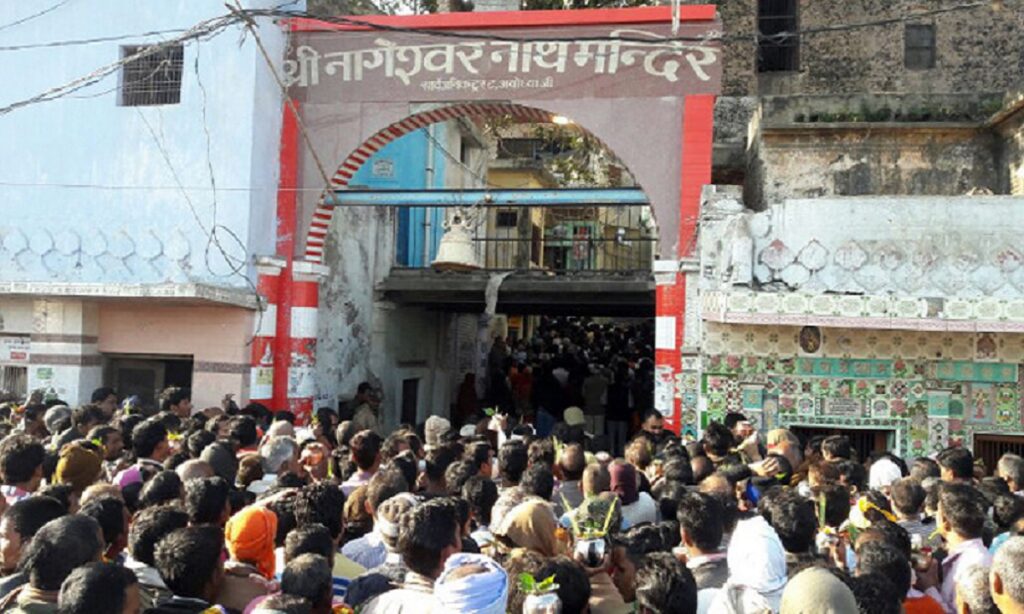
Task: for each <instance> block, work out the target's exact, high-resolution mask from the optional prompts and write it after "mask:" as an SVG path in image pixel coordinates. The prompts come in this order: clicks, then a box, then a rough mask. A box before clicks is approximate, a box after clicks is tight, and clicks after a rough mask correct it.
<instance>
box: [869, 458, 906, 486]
mask: <svg viewBox="0 0 1024 614" xmlns="http://www.w3.org/2000/svg"><path fill="white" fill-rule="evenodd" d="M902 477H903V471H901V470H900V467H899V465H897V464H896V463H894V462H892V460H891V459H889V458H888V457H885V456H883V457H882V458H880V459H878V460H876V461H875V462H874V463H872V464H871V470H870V471H869V472H868V486H869V487H870V488H871V489H872V490H879V491H881V492H884V493H885V494H886V495H888V494H889V487H890V486H892V485H893V483H895V482H896V481H898V480H900V479H901V478H902Z"/></svg>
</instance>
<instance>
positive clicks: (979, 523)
mask: <svg viewBox="0 0 1024 614" xmlns="http://www.w3.org/2000/svg"><path fill="white" fill-rule="evenodd" d="M367 390H368V387H367ZM367 390H363V391H362V392H361V394H365V393H366V392H367ZM35 401H36V399H33V400H32V401H30V402H29V403H27V404H25V405H23V406H16V405H11V404H8V405H6V406H3V407H0V435H2V440H0V477H2V482H3V484H2V486H0V495H2V497H0V507H2V508H3V509H2V515H0V574H2V575H0V611H3V612H22V613H52V612H59V613H62V614H108V613H109V614H119V613H125V614H134V613H136V612H147V613H153V614H171V613H198V612H238V613H245V614H249V613H257V614H259V613H263V614H268V613H285V614H306V613H310V614H312V613H317V614H321V613H326V612H353V611H358V612H362V613H365V614H380V613H387V614H402V613H412V612H415V613H416V614H424V613H429V612H453V613H454V612H458V613H481V614H500V613H502V612H510V613H516V614H518V613H520V612H524V613H531V614H532V613H546V614H552V613H563V614H580V613H584V612H591V613H594V614H605V613H630V612H636V613H665V614H669V613H673V614H675V613H681V614H691V613H701V614H703V613H710V614H765V613H773V614H774V613H781V614H818V613H820V614H840V613H851V614H854V613H858V612H860V613H865V614H889V613H892V614H896V613H899V612H906V613H907V614H917V613H927V614H932V613H935V614H939V613H954V612H955V613H958V614H959V613H970V614H989V613H994V612H1002V613H1003V614H1011V613H1020V612H1024V537H1022V536H1021V535H1022V533H1024V499H1022V496H1024V459H1022V458H1020V457H1018V456H1013V455H1006V456H1004V457H1003V458H1002V459H1001V460H1000V461H999V463H998V465H997V466H996V467H995V468H994V469H995V471H994V475H991V476H989V475H986V473H987V472H986V470H985V468H984V467H983V466H981V465H980V464H979V463H977V462H976V461H975V459H974V458H973V457H972V455H971V453H970V451H968V450H966V449H963V448H950V449H947V450H944V451H942V452H941V453H939V454H937V455H935V457H934V458H931V457H921V458H914V459H906V460H904V459H902V458H899V457H897V456H895V455H893V454H891V453H876V454H872V455H870V456H869V457H868V458H857V455H856V453H855V451H854V450H853V448H852V446H851V442H850V440H849V439H847V438H846V437H845V436H842V435H833V436H828V437H814V438H811V439H810V440H808V441H801V440H800V439H799V438H798V437H796V436H795V435H794V434H793V433H791V432H790V431H787V430H784V429H778V430H773V431H770V432H768V433H758V432H756V431H755V430H753V428H752V426H751V424H750V423H749V422H747V421H746V420H744V418H743V416H742V415H739V414H730V415H729V416H728V417H727V420H725V422H724V423H717V422H713V423H711V424H709V425H708V426H707V428H705V429H704V431H703V435H702V439H701V440H700V441H695V442H684V441H681V440H680V439H679V438H677V437H676V436H675V435H674V434H673V433H671V432H669V431H666V430H665V429H664V423H663V421H662V418H661V416H660V415H659V414H658V413H656V412H648V413H646V414H645V415H644V416H643V420H642V422H641V423H640V429H639V430H638V431H637V432H636V433H635V435H634V436H633V437H632V438H631V439H630V441H628V442H627V443H626V445H625V446H624V450H623V453H622V454H621V455H618V454H614V453H612V452H611V451H610V450H609V449H608V447H607V445H606V442H607V439H604V440H602V438H599V437H593V436H591V435H588V430H587V425H586V424H585V423H581V422H580V421H578V420H575V419H573V418H574V417H573V416H568V417H569V418H571V419H569V420H567V419H566V418H567V416H566V414H569V413H571V412H567V411H563V412H562V415H561V416H558V417H556V416H554V415H552V418H554V419H555V421H554V424H553V425H552V426H551V428H550V433H547V434H542V433H540V432H539V429H538V428H536V424H535V423H534V422H531V421H530V420H529V419H528V418H527V416H524V417H523V418H517V417H516V416H515V415H514V412H509V413H495V414H494V415H489V416H483V417H481V418H480V419H479V420H477V419H475V418H474V419H471V420H469V421H468V422H466V423H460V422H456V423H455V424H454V425H453V424H452V423H451V422H450V421H449V420H447V419H445V418H442V417H439V416H431V417H430V418H428V419H427V420H426V422H425V423H423V424H421V425H403V426H401V427H400V428H398V429H396V430H395V431H393V432H389V433H387V434H386V435H385V434H381V433H378V432H376V431H375V430H374V428H379V427H378V426H377V425H379V423H380V421H379V416H377V415H375V412H377V411H379V410H378V408H377V406H376V405H375V404H374V403H373V402H372V399H370V398H363V399H362V400H361V402H360V403H359V404H358V408H357V409H356V417H355V418H353V419H352V420H345V421H339V420H338V416H337V414H336V413H335V412H334V411H332V410H329V409H321V410H318V411H317V412H316V414H315V416H314V417H313V419H312V420H311V423H310V424H309V425H301V424H296V419H295V416H293V415H292V414H290V413H289V412H286V411H279V412H271V411H269V410H268V409H267V408H265V407H263V406H261V405H258V404H250V405H247V406H245V407H241V408H240V407H238V406H236V405H235V404H234V403H232V402H231V401H230V399H226V400H225V402H224V404H223V406H221V407H211V408H206V409H202V410H199V409H198V408H194V407H192V403H191V399H190V394H189V392H188V391H187V390H182V389H169V390H166V391H164V393H163V394H162V395H161V397H160V403H159V407H154V408H145V407H138V406H137V405H136V404H135V403H134V402H133V401H131V400H129V401H128V402H125V403H120V404H119V403H118V399H117V396H116V394H115V392H114V391H113V390H110V389H105V388H104V389H99V390H97V391H96V392H95V393H94V394H93V397H92V401H93V402H92V403H90V404H86V405H83V406H81V407H76V408H74V409H71V408H69V407H67V406H66V405H64V404H61V403H59V402H58V401H47V402H45V403H39V402H35ZM528 413H529V412H527V414H528ZM367 425H369V426H370V427H371V428H363V427H364V426H367Z"/></svg>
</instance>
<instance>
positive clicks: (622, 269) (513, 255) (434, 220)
mask: <svg viewBox="0 0 1024 614" xmlns="http://www.w3.org/2000/svg"><path fill="white" fill-rule="evenodd" d="M418 209H420V210H422V213H412V212H410V214H409V215H408V216H407V222H406V223H405V224H404V225H403V224H401V223H400V224H399V225H398V233H399V235H398V236H397V237H396V246H397V257H396V265H397V266H398V267H400V268H426V267H429V266H430V263H431V261H433V260H434V258H435V257H436V254H437V246H438V244H439V243H440V240H441V237H442V235H443V232H442V231H441V230H440V229H439V228H438V226H439V225H440V224H441V223H443V220H444V216H445V212H444V211H438V209H437V208H434V207H424V208H418ZM409 220H411V221H409ZM656 241H657V238H656V232H655V229H654V224H653V221H652V220H651V216H650V208H649V207H646V206H629V205H623V206H600V207H598V206H592V207H564V206H563V207H542V206H516V207H500V208H499V207H496V208H489V209H485V210H482V212H481V213H480V217H479V219H478V220H477V222H476V224H475V226H474V230H473V242H474V247H475V257H476V263H477V264H478V265H479V266H480V267H482V268H483V269H484V270H488V271H545V272H549V273H552V274H568V273H581V272H594V273H601V272H604V273H613V272H617V273H632V272H649V271H650V270H651V261H652V260H653V254H654V253H655V248H656Z"/></svg>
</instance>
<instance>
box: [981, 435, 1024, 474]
mask: <svg viewBox="0 0 1024 614" xmlns="http://www.w3.org/2000/svg"><path fill="white" fill-rule="evenodd" d="M1006 453H1010V454H1017V455H1021V454H1024V437H1014V436H1011V435H982V434H980V433H975V435H974V458H975V459H979V458H980V459H982V460H983V461H984V462H985V471H986V472H987V473H988V474H991V473H992V471H993V470H994V469H995V468H996V463H997V462H999V457H1001V456H1002V455H1003V454H1006Z"/></svg>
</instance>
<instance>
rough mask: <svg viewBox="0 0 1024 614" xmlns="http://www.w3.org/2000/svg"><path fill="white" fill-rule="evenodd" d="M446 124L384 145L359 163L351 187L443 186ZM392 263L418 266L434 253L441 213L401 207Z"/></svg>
mask: <svg viewBox="0 0 1024 614" xmlns="http://www.w3.org/2000/svg"><path fill="white" fill-rule="evenodd" d="M446 130H447V126H446V125H445V124H438V125H436V126H432V127H431V128H429V129H428V128H424V129H422V130H418V131H416V132H414V133H412V134H409V135H406V136H405V137H402V138H401V139H399V140H397V141H394V142H392V143H389V144H388V145H387V146H386V147H384V149H382V150H380V151H379V152H377V153H376V154H375V155H374V156H373V157H372V158H370V159H369V160H368V161H367V162H366V164H364V165H363V166H362V167H361V168H360V169H359V172H357V173H356V175H355V178H354V179H353V180H352V186H353V188H355V189H358V188H367V189H373V190H398V189H403V190H418V189H429V188H444V187H446V185H447V169H448V165H449V160H448V159H447V157H446V156H445V153H446V152H445V150H444V149H443V148H442V147H441V145H440V142H441V140H442V139H443V138H444V134H445V131H446ZM396 215H397V219H396V227H395V233H396V234H395V265H396V266H403V267H410V268H421V267H424V266H429V265H430V262H431V261H432V260H433V259H434V256H436V255H437V246H438V244H439V243H440V242H441V236H442V235H443V234H444V227H443V224H444V209H439V208H436V207H402V208H399V209H397V211H396Z"/></svg>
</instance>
